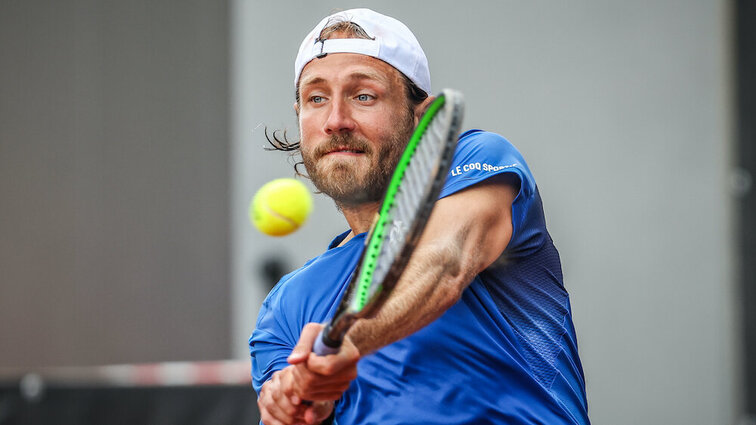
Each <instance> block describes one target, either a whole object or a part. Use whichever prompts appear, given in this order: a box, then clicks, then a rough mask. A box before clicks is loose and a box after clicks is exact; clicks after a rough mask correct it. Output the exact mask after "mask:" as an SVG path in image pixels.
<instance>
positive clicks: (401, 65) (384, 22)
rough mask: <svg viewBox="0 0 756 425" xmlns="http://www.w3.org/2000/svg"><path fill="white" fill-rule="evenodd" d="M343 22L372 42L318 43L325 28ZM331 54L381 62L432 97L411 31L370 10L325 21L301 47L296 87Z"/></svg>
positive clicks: (420, 52)
mask: <svg viewBox="0 0 756 425" xmlns="http://www.w3.org/2000/svg"><path fill="white" fill-rule="evenodd" d="M340 21H346V22H353V23H355V24H357V25H359V26H360V27H362V29H364V30H365V32H366V33H367V34H368V35H369V36H370V37H373V39H372V40H368V39H361V38H345V39H330V40H319V37H320V33H321V32H322V31H323V28H325V27H326V25H329V24H334V23H336V22H340ZM328 53H358V54H362V55H367V56H372V57H374V58H377V59H380V60H382V61H384V62H386V63H388V64H389V65H391V66H393V67H394V68H396V69H398V70H399V71H400V72H401V73H402V74H404V75H406V76H407V77H408V78H409V79H410V80H412V82H413V83H415V84H416V85H417V86H418V87H419V88H420V89H421V90H423V91H424V92H425V93H427V94H428V95H430V94H431V84H430V70H429V69H428V59H427V58H426V57H425V52H423V49H422V47H420V43H418V41H417V38H415V35H414V34H412V31H410V29H409V28H407V26H406V25H404V24H403V23H401V22H399V21H398V20H396V19H394V18H392V17H390V16H386V15H381V14H380V13H377V12H374V11H372V10H370V9H350V10H346V11H343V12H338V13H334V14H333V15H331V16H328V17H326V18H323V20H322V21H320V23H319V24H318V25H317V26H315V28H314V29H313V30H312V31H310V33H309V34H307V37H305V39H304V41H302V45H301V46H300V47H299V53H298V54H297V60H296V61H295V62H294V86H295V87H296V85H297V84H298V83H299V75H300V74H301V73H302V69H304V67H305V65H307V64H308V63H310V61H311V60H313V59H315V58H317V57H323V56H325V55H326V54H328Z"/></svg>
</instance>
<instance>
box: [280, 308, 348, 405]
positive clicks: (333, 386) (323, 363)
mask: <svg viewBox="0 0 756 425" xmlns="http://www.w3.org/2000/svg"><path fill="white" fill-rule="evenodd" d="M321 329H323V325H322V324H319V323H309V324H307V325H306V326H305V327H304V329H302V334H301V335H300V337H299V342H297V345H296V346H295V347H294V350H292V352H291V354H290V355H289V358H288V361H289V363H290V364H291V365H294V366H295V369H294V371H293V373H294V377H295V380H296V382H297V387H296V391H295V394H296V395H297V396H299V397H300V398H301V399H303V400H312V401H328V400H338V399H339V398H340V397H341V395H342V394H343V393H344V391H346V390H347V388H349V385H350V384H351V382H352V381H353V380H354V379H355V378H356V377H357V362H358V361H359V360H360V352H359V350H358V349H357V347H355V346H354V344H352V342H351V340H350V339H349V338H345V339H344V342H343V344H342V345H341V348H340V349H339V352H338V353H336V354H330V355H327V356H318V355H317V354H315V353H313V352H312V346H313V345H314V343H315V339H316V338H317V337H318V335H320V331H321Z"/></svg>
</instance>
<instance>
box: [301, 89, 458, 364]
mask: <svg viewBox="0 0 756 425" xmlns="http://www.w3.org/2000/svg"><path fill="white" fill-rule="evenodd" d="M463 111H464V103H463V99H462V94H461V93H459V92H457V91H454V90H449V89H446V90H443V91H442V92H441V94H440V95H439V96H438V97H437V98H436V99H435V100H434V101H433V102H432V103H431V105H430V106H429V107H428V110H427V111H426V112H425V114H424V115H423V117H422V118H421V119H420V122H419V123H418V126H417V128H416V129H415V132H414V133H413V134H412V137H411V138H410V141H409V143H408V144H407V147H406V149H405V150H404V153H403V154H402V156H401V158H400V159H399V163H398V164H397V166H396V170H395V171H394V174H393V176H392V177H391V181H390V182H389V186H388V189H387V190H386V195H385V197H384V198H383V203H382V204H381V208H380V210H379V212H378V217H377V220H376V221H375V223H374V224H373V227H372V230H371V231H370V233H369V235H368V236H367V238H366V242H365V249H364V250H363V252H362V258H361V259H360V262H359V266H358V267H357V269H356V270H355V271H354V273H353V274H352V278H351V281H350V283H349V287H348V288H347V292H346V293H345V294H344V296H343V298H342V299H341V302H340V304H339V307H338V309H337V310H336V314H335V315H334V317H333V319H331V321H330V322H329V323H328V324H327V325H326V326H325V327H324V328H323V330H322V331H321V332H320V335H319V336H318V338H317V339H316V340H315V345H314V347H313V352H314V353H315V354H318V355H320V356H324V355H327V354H335V353H337V352H338V351H339V347H341V343H342V341H343V340H344V335H346V333H347V331H348V330H349V328H350V327H351V326H352V325H353V324H354V322H356V321H357V320H358V319H362V318H369V317H372V316H373V315H375V314H376V313H377V312H378V310H379V309H380V307H381V305H382V304H383V302H384V301H385V300H386V298H387V296H388V294H389V293H390V292H391V290H392V289H393V288H394V286H395V285H396V282H397V281H398V280H399V277H400V276H401V274H402V272H403V271H404V268H405V267H406V265H407V262H408V260H409V258H410V255H411V254H412V251H413V250H414V249H415V245H416V244H417V241H418V240H419V239H420V235H422V233H423V229H424V228H425V224H426V222H427V220H428V217H429V216H430V213H431V210H432V209H433V205H434V204H435V203H436V200H437V198H438V195H439V193H440V192H441V188H442V187H443V185H444V182H445V181H446V175H447V174H448V173H449V167H450V165H451V161H452V157H453V156H454V150H455V148H456V145H457V138H458V137H459V129H460V126H461V124H462V115H463Z"/></svg>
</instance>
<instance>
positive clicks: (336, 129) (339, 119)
mask: <svg viewBox="0 0 756 425" xmlns="http://www.w3.org/2000/svg"><path fill="white" fill-rule="evenodd" d="M330 106H331V110H330V111H329V114H328V118H327V119H326V122H325V126H324V131H325V133H326V134H328V135H332V134H339V133H346V132H350V131H353V130H354V128H355V122H354V120H353V119H352V115H351V113H350V111H349V105H348V104H347V103H346V102H344V101H343V100H333V101H331V104H330Z"/></svg>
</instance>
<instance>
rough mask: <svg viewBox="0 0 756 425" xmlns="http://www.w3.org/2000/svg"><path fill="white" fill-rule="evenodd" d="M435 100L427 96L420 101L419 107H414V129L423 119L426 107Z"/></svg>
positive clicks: (433, 97)
mask: <svg viewBox="0 0 756 425" xmlns="http://www.w3.org/2000/svg"><path fill="white" fill-rule="evenodd" d="M434 100H436V96H428V97H427V98H426V99H425V100H423V101H422V103H420V104H419V105H417V106H415V127H417V123H419V122H420V118H422V117H423V114H424V113H425V111H426V110H427V109H428V106H430V104H431V103H433V101H434Z"/></svg>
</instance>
